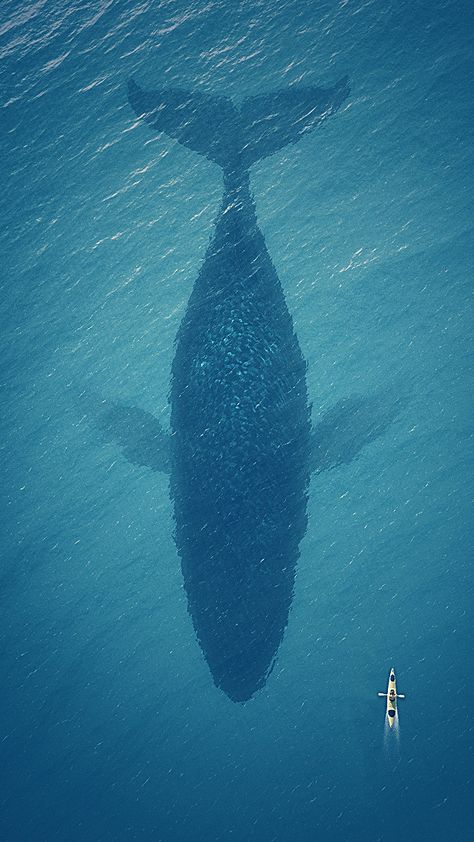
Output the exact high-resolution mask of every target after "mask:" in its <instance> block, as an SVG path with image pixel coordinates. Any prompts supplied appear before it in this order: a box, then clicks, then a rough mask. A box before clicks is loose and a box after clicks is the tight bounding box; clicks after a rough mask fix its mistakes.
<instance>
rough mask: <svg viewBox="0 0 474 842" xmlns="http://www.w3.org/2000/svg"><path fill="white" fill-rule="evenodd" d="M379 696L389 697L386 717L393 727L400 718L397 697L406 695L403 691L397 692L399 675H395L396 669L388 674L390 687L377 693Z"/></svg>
mask: <svg viewBox="0 0 474 842" xmlns="http://www.w3.org/2000/svg"><path fill="white" fill-rule="evenodd" d="M377 696H384V697H386V699H387V711H386V717H387V721H388V724H389V725H390V728H393V726H394V724H395V722H396V721H397V718H398V711H397V699H404V698H405V696H404V695H403V694H402V693H397V677H396V675H395V670H394V669H393V667H392V669H391V670H390V673H389V676H388V687H387V692H386V693H377Z"/></svg>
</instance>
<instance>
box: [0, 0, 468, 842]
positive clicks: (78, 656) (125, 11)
mask: <svg viewBox="0 0 474 842" xmlns="http://www.w3.org/2000/svg"><path fill="white" fill-rule="evenodd" d="M473 17H474V16H473V12H472V11H471V6H470V4H467V3H463V2H447V0H444V1H443V2H435V3H427V2H414V3H413V2H412V3H408V2H405V0H402V2H401V3H397V4H395V3H386V2H381V0H380V2H379V0H374V1H373V2H367V3H365V4H363V3H360V2H352V0H346V2H344V1H343V0H341V2H334V1H333V0H331V2H329V0H328V1H327V2H320V3H314V2H305V0H299V2H289V0H288V2H283V3H281V4H274V3H270V2H268V0H262V1H261V2H238V3H232V4H230V3H224V2H212V0H210V2H203V3H194V4H192V3H189V2H184V0H183V1H182V2H179V1H178V2H172V0H169V2H162V3H151V2H143V3H141V4H132V3H130V2H121V0H117V1H116V2H112V0H110V1H109V2H107V1H106V0H104V2H102V3H92V2H80V3H64V2H54V3H53V2H51V0H39V2H37V3H13V2H5V3H3V4H2V7H1V11H0V72H1V98H0V105H1V109H0V143H1V155H2V162H3V174H4V178H3V191H2V193H1V195H0V203H1V213H2V220H3V226H2V230H1V232H0V239H1V256H2V273H1V291H2V296H1V314H0V315H1V322H0V324H1V332H0V382H1V388H2V404H1V405H2V416H1V438H0V459H1V476H2V482H1V486H0V494H1V503H2V506H1V516H0V535H1V546H0V552H1V566H0V643H1V658H2V694H1V702H0V751H1V756H0V762H1V767H2V770H3V773H4V775H3V785H2V788H1V795H0V803H1V809H0V836H1V838H2V839H6V840H8V842H17V840H32V841H34V842H36V840H38V842H40V841H41V842H43V840H54V839H57V840H65V839H67V840H71V842H76V840H77V842H79V841H80V842H83V840H94V842H106V840H107V842H112V840H148V839H156V840H163V842H198V840H202V839H209V840H216V842H217V840H219V842H220V840H227V839H233V840H239V842H240V840H242V842H244V840H250V842H251V841H252V840H255V842H256V840H259V842H262V840H263V842H271V841H272V842H273V840H276V842H286V840H289V839H292V840H296V842H306V840H311V839H314V838H321V839H324V840H329V842H346V840H348V839H353V840H361V841H362V840H363V842H376V840H385V839H389V838H393V836H394V835H395V836H397V837H398V838H411V839H414V840H425V839H426V840H428V839H430V840H436V842H438V840H439V842H444V840H445V839H446V838H451V839H463V838H465V837H467V836H468V832H469V829H470V826H471V820H472V810H471V807H470V801H471V799H470V790H471V788H472V726H471V723H470V718H469V715H468V711H469V695H468V694H469V672H470V669H471V660H472V658H471V653H472V642H473V640H472V632H471V611H472V601H473V587H472V573H471V560H472V544H473V542H472V491H473V487H472V486H473V482H472V461H473V460H472V421H471V419H472V398H471V393H472V377H471V372H472V355H471V336H472V310H471V297H472V262H473V261H472V258H473V251H474V249H473V245H474V238H473V231H472V218H474V214H473V207H472V206H473V198H472V197H473V152H472V150H473V149H474V144H473V127H474V121H473V110H472V109H473V106H472V89H473V82H474V66H473V46H474V45H473V31H474V20H473ZM346 75H348V76H349V77H350V86H351V92H350V95H349V96H348V97H347V98H346V99H345V100H344V102H343V103H341V105H340V107H339V109H338V111H337V113H335V114H333V115H332V116H331V117H330V118H329V119H328V120H326V121H324V123H323V124H322V125H321V126H319V127H318V128H317V129H315V131H314V132H313V131H307V132H303V136H302V137H301V138H300V139H299V141H298V143H290V144H289V145H285V146H284V147H280V148H275V151H274V152H273V154H271V155H267V156H266V157H261V158H260V160H257V159H255V160H254V161H252V166H251V168H250V170H249V180H248V195H249V196H251V197H253V198H251V200H250V205H249V207H251V208H253V210H252V213H254V214H255V219H256V220H257V223H258V230H259V232H260V236H261V237H262V240H263V241H264V244H265V249H266V252H267V254H268V255H269V259H270V261H271V266H272V271H274V273H275V277H276V278H277V279H278V280H279V283H280V284H281V294H282V295H283V296H284V299H283V300H284V306H285V308H286V312H287V313H288V314H289V318H290V319H291V325H292V328H294V335H295V336H296V337H297V342H298V346H297V347H298V348H299V354H300V359H302V360H304V361H305V365H304V389H305V394H306V395H307V398H306V399H305V400H306V401H307V405H308V406H309V407H310V409H311V419H312V430H311V434H310V437H309V438H308V440H307V444H308V447H309V450H308V452H307V458H308V460H309V461H308V463H307V464H308V465H309V469H311V471H312V473H311V481H310V483H309V486H308V488H307V489H306V490H305V492H304V493H305V495H307V501H306V499H305V504H304V505H305V513H304V519H303V521H301V524H300V526H299V527H297V530H296V532H295V534H297V535H298V542H297V543H299V549H298V551H297V553H296V555H299V557H298V560H297V564H296V560H295V564H294V579H293V578H291V577H290V578H291V581H290V582H289V587H288V590H287V594H289V597H288V596H287V599H286V603H284V604H285V606H286V607H285V609H284V611H283V614H282V615H281V616H282V619H281V622H280V621H279V625H278V630H279V631H278V634H277V636H276V638H275V641H276V645H273V644H272V646H271V647H270V648H271V653H270V654H271V657H269V658H267V661H271V663H272V664H273V669H272V671H271V673H270V674H269V675H268V676H267V673H268V669H267V667H266V666H265V668H264V669H263V668H262V669H263V674H264V676H265V679H266V680H262V681H261V680H260V678H261V675H262V670H260V672H259V671H258V670H257V672H258V676H260V678H258V677H257V679H256V684H257V685H258V686H257V687H256V688H254V689H255V692H252V693H251V694H250V693H249V694H247V695H251V698H250V700H248V701H246V702H245V703H242V702H239V701H237V702H236V701H233V700H232V698H229V695H230V696H232V693H227V692H226V688H225V687H224V688H223V689H224V692H223V689H220V687H222V682H221V684H220V687H217V686H216V684H215V683H214V681H213V677H214V679H215V674H214V673H215V670H214V673H213V672H212V665H211V664H209V658H208V659H207V661H206V654H207V649H206V645H203V640H202V635H201V639H198V638H199V633H198V634H196V628H195V626H196V622H195V625H194V626H193V621H195V616H194V615H193V610H192V608H191V615H193V616H190V613H189V611H188V609H189V608H190V602H189V587H188V589H187V590H186V589H185V586H184V583H183V576H182V571H181V565H180V560H181V561H182V547H181V545H180V538H179V534H178V533H179V530H178V532H177V518H176V508H175V506H176V495H175V498H174V503H173V499H172V497H171V496H170V480H169V476H170V470H171V469H172V465H173V459H174V458H175V457H174V456H173V444H172V443H171V446H170V439H169V432H170V430H171V431H172V432H173V430H174V421H173V417H172V410H171V408H170V402H169V397H170V390H171V397H172V396H173V392H172V390H173V383H174V382H175V381H174V380H173V376H174V375H173V371H174V372H176V368H174V369H173V366H176V365H177V363H176V362H175V361H176V357H177V350H178V349H179V344H178V345H177V344H176V338H177V337H178V336H180V335H181V336H183V333H182V332H181V334H180V326H182V325H186V318H188V316H187V315H186V314H188V315H189V312H190V311H189V306H190V301H191V302H192V300H193V299H192V295H193V289H195V284H196V282H197V280H199V277H200V273H202V268H203V266H204V265H205V258H206V253H207V254H208V255H209V249H210V248H211V246H212V243H211V245H210V241H211V239H212V237H213V236H215V235H216V230H217V229H216V228H215V222H216V220H217V219H218V218H219V215H220V209H221V207H222V201H223V192H224V187H225V183H224V178H223V174H222V169H221V167H220V166H218V165H217V164H215V163H214V162H213V161H212V160H209V159H206V158H205V157H203V155H199V154H197V153H196V152H195V151H193V150H192V149H189V148H185V147H184V146H183V145H182V144H180V143H178V142H176V140H175V139H174V138H173V137H170V136H168V135H167V134H166V133H163V132H150V129H149V127H148V126H147V125H145V124H144V121H143V120H140V119H139V118H137V116H136V115H135V114H134V113H133V111H132V109H131V107H130V103H129V101H128V98H127V81H128V80H129V79H131V78H133V79H135V80H136V81H137V82H139V83H140V86H142V87H143V88H144V89H145V90H155V91H156V90H158V89H163V88H166V89H180V90H185V91H193V92H196V93H199V95H201V96H202V97H204V98H216V97H226V98H227V99H228V100H230V101H232V103H233V104H234V107H235V109H236V110H239V109H240V110H241V109H242V107H243V103H245V101H246V100H249V99H252V98H253V101H255V100H256V98H258V97H268V98H270V99H271V97H273V96H274V92H275V91H290V92H291V91H293V92H295V91H296V90H297V89H301V88H304V89H307V88H311V87H314V86H318V87H322V88H326V89H327V88H330V87H331V86H333V85H334V84H335V83H336V81H337V80H340V79H342V78H343V77H345V76H346ZM241 188H242V182H241V184H240V187H239V189H241ZM233 189H235V185H234V187H233ZM246 189H247V187H246ZM194 294H195V293H194ZM241 300H242V299H241ZM222 306H223V307H224V308H225V307H229V304H228V300H227V299H223V301H222ZM201 312H202V313H203V318H204V310H202V311H201ZM183 319H184V321H183ZM228 323H229V324H230V325H232V324H233V321H232V318H231V317H230V321H229V322H228ZM183 330H184V331H185V330H186V328H183V327H181V331H183ZM193 335H194V334H193V332H192V331H191V332H190V333H189V336H190V337H191V339H190V341H191V344H192V338H193ZM245 335H248V333H247V334H245ZM252 347H253V346H252ZM202 361H203V360H201V362H202ZM204 362H205V360H204ZM213 382H214V381H213ZM246 382H250V381H246ZM296 382H301V378H300V377H298V376H297V377H296ZM276 391H277V392H278V389H277V390H276ZM283 391H284V390H283ZM249 394H250V392H249V391H248V390H246V389H244V390H243V392H242V395H243V397H244V398H245V396H246V395H249ZM278 394H279V402H278V401H277V405H278V407H279V408H280V410H281V411H282V412H283V414H284V413H285V411H286V410H288V408H289V407H288V403H287V402H286V400H285V398H284V394H283V393H282V394H280V393H279V392H278ZM303 397H304V396H303ZM305 400H303V402H302V406H304V405H305ZM173 411H174V410H173ZM303 414H304V413H303ZM229 424H230V429H231V430H232V431H234V432H235V429H234V427H233V422H232V423H231V422H229ZM240 432H241V431H239V430H237V432H236V435H237V438H236V439H235V441H236V442H241V441H242V440H241V438H240ZM250 440H251V441H255V438H254V437H253V434H252V435H251V436H250ZM268 444H269V445H270V444H271V439H269V440H268ZM236 454H238V446H236V448H235V449H234V451H233V456H232V458H233V459H234V458H235V457H236ZM305 458H306V457H305ZM305 464H306V463H305ZM305 470H306V469H305ZM189 481H190V482H191V484H192V482H194V481H195V478H193V476H191V477H190V480H189ZM226 487H228V486H226ZM298 487H299V488H300V489H301V488H303V487H304V483H303V484H302V485H300V486H298ZM171 490H172V491H173V488H172V489H171ZM252 493H254V492H252ZM254 496H255V504H256V506H257V507H259V508H258V512H259V519H258V521H259V522H260V517H261V516H263V515H262V514H261V513H262V512H263V511H264V510H265V509H264V507H263V508H262V506H263V503H264V502H265V500H263V503H262V496H258V495H257V494H256V493H254ZM267 497H268V495H267ZM187 499H188V498H187V495H186V494H185V495H184V497H183V498H182V502H183V505H186V500H187ZM285 499H286V498H285V495H284V494H283V495H282V497H281V501H283V502H281V501H280V504H281V505H280V504H279V505H280V508H281V511H283V512H284V516H285V517H287V518H289V520H290V521H291V522H293V520H292V515H291V512H290V513H289V510H288V507H287V506H286V504H285ZM224 503H225V505H226V506H227V509H226V511H227V512H228V515H227V516H228V517H230V513H231V512H232V511H233V510H234V509H233V506H232V505H229V501H228V500H227V502H226V501H225V500H223V504H224ZM290 508H291V507H290ZM300 514H301V510H300ZM246 517H247V518H249V517H250V515H249V514H248V513H247V514H246ZM247 526H248V522H247ZM232 529H233V530H234V531H233V533H232V534H233V538H234V539H235V541H237V540H238V536H239V529H238V525H237V526H236V525H235V524H234V525H233V527H232ZM303 533H304V536H303ZM248 534H249V529H248V528H247V529H246V532H245V534H244V531H242V541H243V542H245V541H247V540H248ZM301 536H303V537H301ZM175 539H176V541H175ZM180 549H181V559H180V553H179V552H178V551H179V550H180ZM296 555H295V556H294V558H295V559H296ZM226 581H227V580H226ZM208 586H209V583H207V584H206V587H208ZM260 595H261V591H260ZM208 598H209V597H208V595H207V596H206V600H207V599H208ZM199 602H200V600H199ZM200 604H203V603H201V602H200ZM246 604H247V603H246ZM255 604H256V603H255ZM260 604H261V603H260V602H259V605H260ZM265 604H267V605H268V600H265ZM239 606H241V602H240V601H239V600H236V603H235V605H234V606H233V610H235V611H236V612H237V611H240V610H241V609H240V607H239ZM251 610H252V611H253V610H254V609H253V608H252V609H251ZM255 610H257V613H258V611H260V609H259V608H258V609H255ZM286 612H289V613H288V617H287V618H286ZM239 616H240V615H239ZM209 628H211V629H212V628H215V625H214V623H213V622H212V623H211V625H210V626H209ZM200 644H201V645H200ZM278 644H279V645H278ZM273 658H274V663H273ZM267 661H265V664H266V663H267ZM253 663H254V662H253V661H251V662H250V663H249V668H250V672H252V669H251V667H252V664H253ZM392 664H393V665H394V666H395V668H396V671H397V678H398V685H399V689H400V691H401V692H402V693H405V694H406V699H405V700H404V701H403V702H401V703H400V709H399V714H400V722H399V729H398V731H397V735H396V740H395V742H394V741H393V740H392V742H390V740H389V739H388V738H387V736H385V737H384V702H383V700H381V699H378V698H377V695H376V694H377V691H380V690H383V689H384V688H385V686H386V680H387V674H388V670H389V668H390V666H391V665H392ZM210 666H211V670H210V669H209V667H210ZM234 666H235V664H234ZM230 675H235V669H234V668H232V669H231V670H230ZM255 675H256V673H255ZM216 683H218V684H219V682H216ZM228 689H229V688H227V690H228ZM234 695H235V694H234ZM390 736H392V735H388V737H390Z"/></svg>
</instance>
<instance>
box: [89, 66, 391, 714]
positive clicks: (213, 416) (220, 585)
mask: <svg viewBox="0 0 474 842" xmlns="http://www.w3.org/2000/svg"><path fill="white" fill-rule="evenodd" d="M348 92H349V86H348V81H347V78H344V79H341V80H340V81H339V82H338V83H337V84H336V85H335V86H334V87H332V88H328V89H321V88H317V87H305V88H301V87H295V88H290V89H288V90H285V91H277V92H275V93H273V94H268V95H263V96H256V97H252V98H249V99H246V100H245V101H244V102H243V104H242V106H241V107H240V108H239V109H237V108H236V107H235V106H234V105H233V103H232V102H231V101H230V100H229V99H226V98H224V97H210V96H206V95H203V94H201V93H192V92H188V91H184V90H181V89H162V90H157V91H145V90H142V89H141V88H140V87H139V86H138V85H137V84H136V83H135V82H134V81H130V82H129V88H128V95H129V101H130V103H131V105H132V108H133V109H134V111H135V113H136V114H137V115H138V116H139V117H140V118H142V119H143V120H144V121H145V122H146V123H147V124H148V125H149V126H150V127H151V129H152V130H154V131H158V132H163V131H164V132H166V133H167V134H168V135H170V136H171V137H173V138H175V139H176V140H178V141H179V142H180V143H181V144H183V145H184V146H186V147H188V148H190V149H192V150H194V151H195V152H199V153H200V154H202V155H205V156H206V157H207V158H208V159H209V160H211V161H214V162H215V163H217V164H219V165H220V166H221V168H222V170H223V177H224V195H223V199H222V203H221V206H220V209H219V212H218V215H217V219H216V222H215V227H214V232H213V235H212V238H211V241H210V244H209V247H208V249H207V253H206V255H205V259H204V262H203V264H202V266H201V269H200V272H199V274H198V277H197V279H196V281H195V284H194V288H193V291H192V294H191V297H190V300H189V303H188V307H187V310H186V312H185V315H184V318H183V320H182V323H181V326H180V328H179V331H178V336H177V340H176V351H175V356H174V361H173V364H172V377H171V391H170V400H171V436H170V437H169V438H168V437H166V435H165V434H164V432H163V431H162V430H161V429H160V427H159V424H158V422H156V421H155V419H154V418H153V417H152V416H151V415H149V414H148V413H145V412H143V411H141V410H137V409H135V408H127V407H124V406H123V405H122V406H121V405H120V404H118V403H112V402H110V401H109V402H102V404H101V406H99V404H98V405H97V406H96V408H95V409H96V413H95V414H96V416H97V417H98V418H99V419H100V423H101V426H102V428H103V429H105V430H106V431H107V432H108V433H109V435H110V436H111V437H112V438H115V440H116V441H117V442H118V443H119V444H121V445H122V446H123V447H124V449H125V454H126V455H127V457H128V458H129V459H130V461H132V462H135V463H137V464H142V465H148V466H150V467H152V468H153V469H155V470H165V471H169V473H170V489H171V495H172V499H173V503H174V518H175V539H176V545H177V549H178V553H179V555H180V558H181V566H182V572H183V578H184V585H185V590H186V594H187V600H188V607H189V613H190V615H191V618H192V622H193V625H194V628H195V631H196V635H197V638H198V640H199V643H200V646H201V648H202V651H203V653H204V656H205V658H206V661H207V663H208V665H209V668H210V671H211V673H212V676H213V679H214V682H215V684H216V685H217V686H218V687H220V688H221V689H222V690H223V691H224V692H225V693H226V694H227V696H229V698H230V699H232V700H234V701H238V702H243V701H245V700H247V699H249V698H250V697H251V696H252V695H253V694H254V693H255V692H256V691H257V690H258V689H259V688H261V687H262V686H263V685H264V683H265V681H266V678H267V676H268V674H269V671H270V670H271V668H272V664H273V662H274V659H275V655H276V652H277V650H278V647H279V645H280V643H281V640H282V637H283V634H284V630H285V628H286V625H287V622H288V613H289V609H290V605H291V601H292V595H293V587H294V579H295V569H296V564H297V559H298V553H299V544H300V541H301V539H302V537H303V535H304V533H305V529H306V504H307V492H308V483H309V476H310V470H315V471H320V470H325V469H327V468H330V467H333V466H334V465H337V464H342V463H343V462H344V461H349V459H348V458H347V454H348V453H350V459H352V458H353V456H354V455H355V454H356V453H357V452H358V450H360V448H361V447H362V446H363V444H365V443H367V442H368V441H370V440H372V439H373V438H374V437H375V436H376V435H378V434H380V432H381V431H383V429H384V428H385V426H386V425H387V424H388V423H389V421H390V420H391V419H392V417H393V416H392V413H391V412H390V411H389V412H388V413H387V412H385V416H384V413H383V412H382V415H380V413H379V416H380V417H379V424H378V426H377V423H376V424H375V426H374V425H373V424H372V425H370V424H369V425H368V427H367V429H366V430H365V431H364V429H362V434H361V435H360V436H359V438H357V437H356V440H355V441H354V437H353V436H347V431H348V430H350V428H351V425H352V426H353V422H354V419H355V418H356V416H357V414H358V413H359V415H361V412H362V416H361V417H362V419H363V420H364V418H365V416H364V414H363V411H364V406H365V404H364V401H363V400H361V399H359V398H358V397H355V398H349V399H346V400H345V401H342V402H340V404H338V405H336V407H335V408H334V409H333V411H332V414H331V413H329V414H328V415H327V416H326V418H324V419H323V421H322V422H321V424H320V425H319V427H320V431H321V432H322V435H319V434H318V428H316V430H314V431H313V432H311V423H310V408H309V404H308V396H307V389H306V379H305V373H306V364H305V361H304V359H303V356H302V353H301V350H300V347H299V344H298V340H297V337H296V334H295V331H294V327H293V322H292V319H291V316H290V314H289V312H288V308H287V306H286V302H285V298H284V294H283V290H282V287H281V284H280V281H279V278H278V276H277V273H276V270H275V268H274V266H273V263H272V260H271V258H270V256H269V254H268V251H267V248H266V246H265V240H264V237H263V235H262V232H261V231H260V230H259V227H258V224H257V219H256V212H255V205H254V202H253V199H252V195H251V191H250V184H249V167H250V166H251V165H252V164H253V163H254V162H255V161H257V160H259V159H261V158H263V157H266V156H268V155H270V154H272V153H274V152H276V151H277V150H279V149H281V148H283V147H284V146H285V145H286V144H288V143H294V142H296V141H297V140H298V139H299V138H300V137H302V136H303V135H304V134H305V133H306V132H308V131H310V130H312V129H313V128H315V127H316V126H318V125H320V124H321V123H323V121H324V120H326V119H327V118H328V117H329V116H330V115H331V114H333V113H334V112H335V111H336V110H337V109H338V108H339V107H340V105H341V104H342V103H343V102H344V100H345V99H346V97H347V95H348ZM364 423H365V421H364ZM360 426H361V425H360V424H359V427H360ZM363 426H364V424H362V427H363ZM341 429H342V431H343V444H342V446H341V441H340V439H338V436H337V435H335V433H334V431H336V432H337V431H340V430H341ZM344 433H346V436H345V439H344Z"/></svg>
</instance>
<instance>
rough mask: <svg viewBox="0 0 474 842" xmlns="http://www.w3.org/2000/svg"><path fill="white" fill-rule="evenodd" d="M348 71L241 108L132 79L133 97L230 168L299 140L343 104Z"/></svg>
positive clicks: (158, 122)
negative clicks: (326, 84) (148, 87)
mask: <svg viewBox="0 0 474 842" xmlns="http://www.w3.org/2000/svg"><path fill="white" fill-rule="evenodd" d="M348 94H349V81H348V78H347V76H345V77H344V78H343V79H340V80H339V82H337V84H336V85H334V87H332V88H318V87H316V86H309V87H301V86H294V87H292V88H287V89H285V90H279V91H274V92H273V93H268V94H261V95H259V96H254V97H248V98H247V99H245V100H244V102H243V103H242V106H241V108H240V109H237V108H236V107H235V106H234V105H233V103H232V101H231V100H230V99H229V98H227V97H221V96H213V95H208V94H204V93H201V92H199V91H193V92H191V91H186V90H184V89H182V88H161V89H158V90H155V91H145V90H143V89H142V88H140V87H139V85H137V84H136V82H134V81H133V79H130V80H129V82H128V99H129V102H130V105H131V106H132V108H133V110H134V111H135V113H136V114H137V116H138V117H142V118H144V119H145V120H146V122H147V123H148V124H149V126H150V127H151V128H152V129H155V130H156V131H158V132H166V134H167V135H169V136H170V137H172V138H174V139H175V140H177V141H178V142H179V143H181V144H182V145H183V146H186V147H187V148H188V149H192V150H193V151H194V152H199V153H200V154H201V155H204V156H205V157H206V158H208V159H209V160H210V161H214V162H215V163H217V164H219V165H220V166H221V167H222V168H223V169H224V171H227V170H229V168H231V167H233V166H235V164H236V162H237V161H238V160H240V162H241V163H242V164H243V166H244V167H245V169H247V168H248V167H249V166H251V164H254V163H255V162H256V161H258V160H260V159H262V158H266V157H267V156H268V155H272V154H273V153H274V152H277V151H278V150H280V149H283V148H284V147H285V146H286V145H287V144H289V143H296V142H297V141H298V140H300V138H301V137H302V136H303V135H304V134H306V133H307V132H309V131H311V130H312V129H314V128H315V127H316V126H318V125H319V124H320V123H322V122H323V121H324V120H325V119H326V118H327V117H329V116H330V115H331V114H333V113H334V112H335V111H337V109H338V108H339V107H340V106H341V105H342V103H343V102H344V100H345V99H346V97H347V96H348Z"/></svg>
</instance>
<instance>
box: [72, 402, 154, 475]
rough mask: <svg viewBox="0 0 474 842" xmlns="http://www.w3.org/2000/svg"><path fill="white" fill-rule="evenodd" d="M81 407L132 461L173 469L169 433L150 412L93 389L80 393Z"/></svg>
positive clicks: (133, 462) (152, 468) (135, 463)
mask: <svg viewBox="0 0 474 842" xmlns="http://www.w3.org/2000/svg"><path fill="white" fill-rule="evenodd" d="M80 409H81V411H82V412H83V414H84V416H85V417H86V418H88V419H90V420H92V421H93V423H94V424H95V426H96V427H97V428H98V429H99V430H100V432H101V433H102V435H103V437H104V438H105V439H106V441H108V442H114V443H115V444H118V445H119V447H121V448H122V451H123V455H124V456H125V458H126V459H127V460H128V461H129V462H131V463H132V465H138V466H140V467H144V468H151V470H152V471H161V472H163V473H166V474H168V473H169V472H170V435H169V434H168V433H166V432H165V430H163V427H162V426H161V424H160V422H159V421H157V419H156V418H155V416H154V415H152V414H151V413H150V412H145V410H143V409H138V408H137V407H135V406H127V405H126V404H123V403H118V402H117V401H110V400H106V399H104V398H101V397H100V396H98V395H95V394H93V393H87V394H86V393H83V394H82V395H81V399H80Z"/></svg>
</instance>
